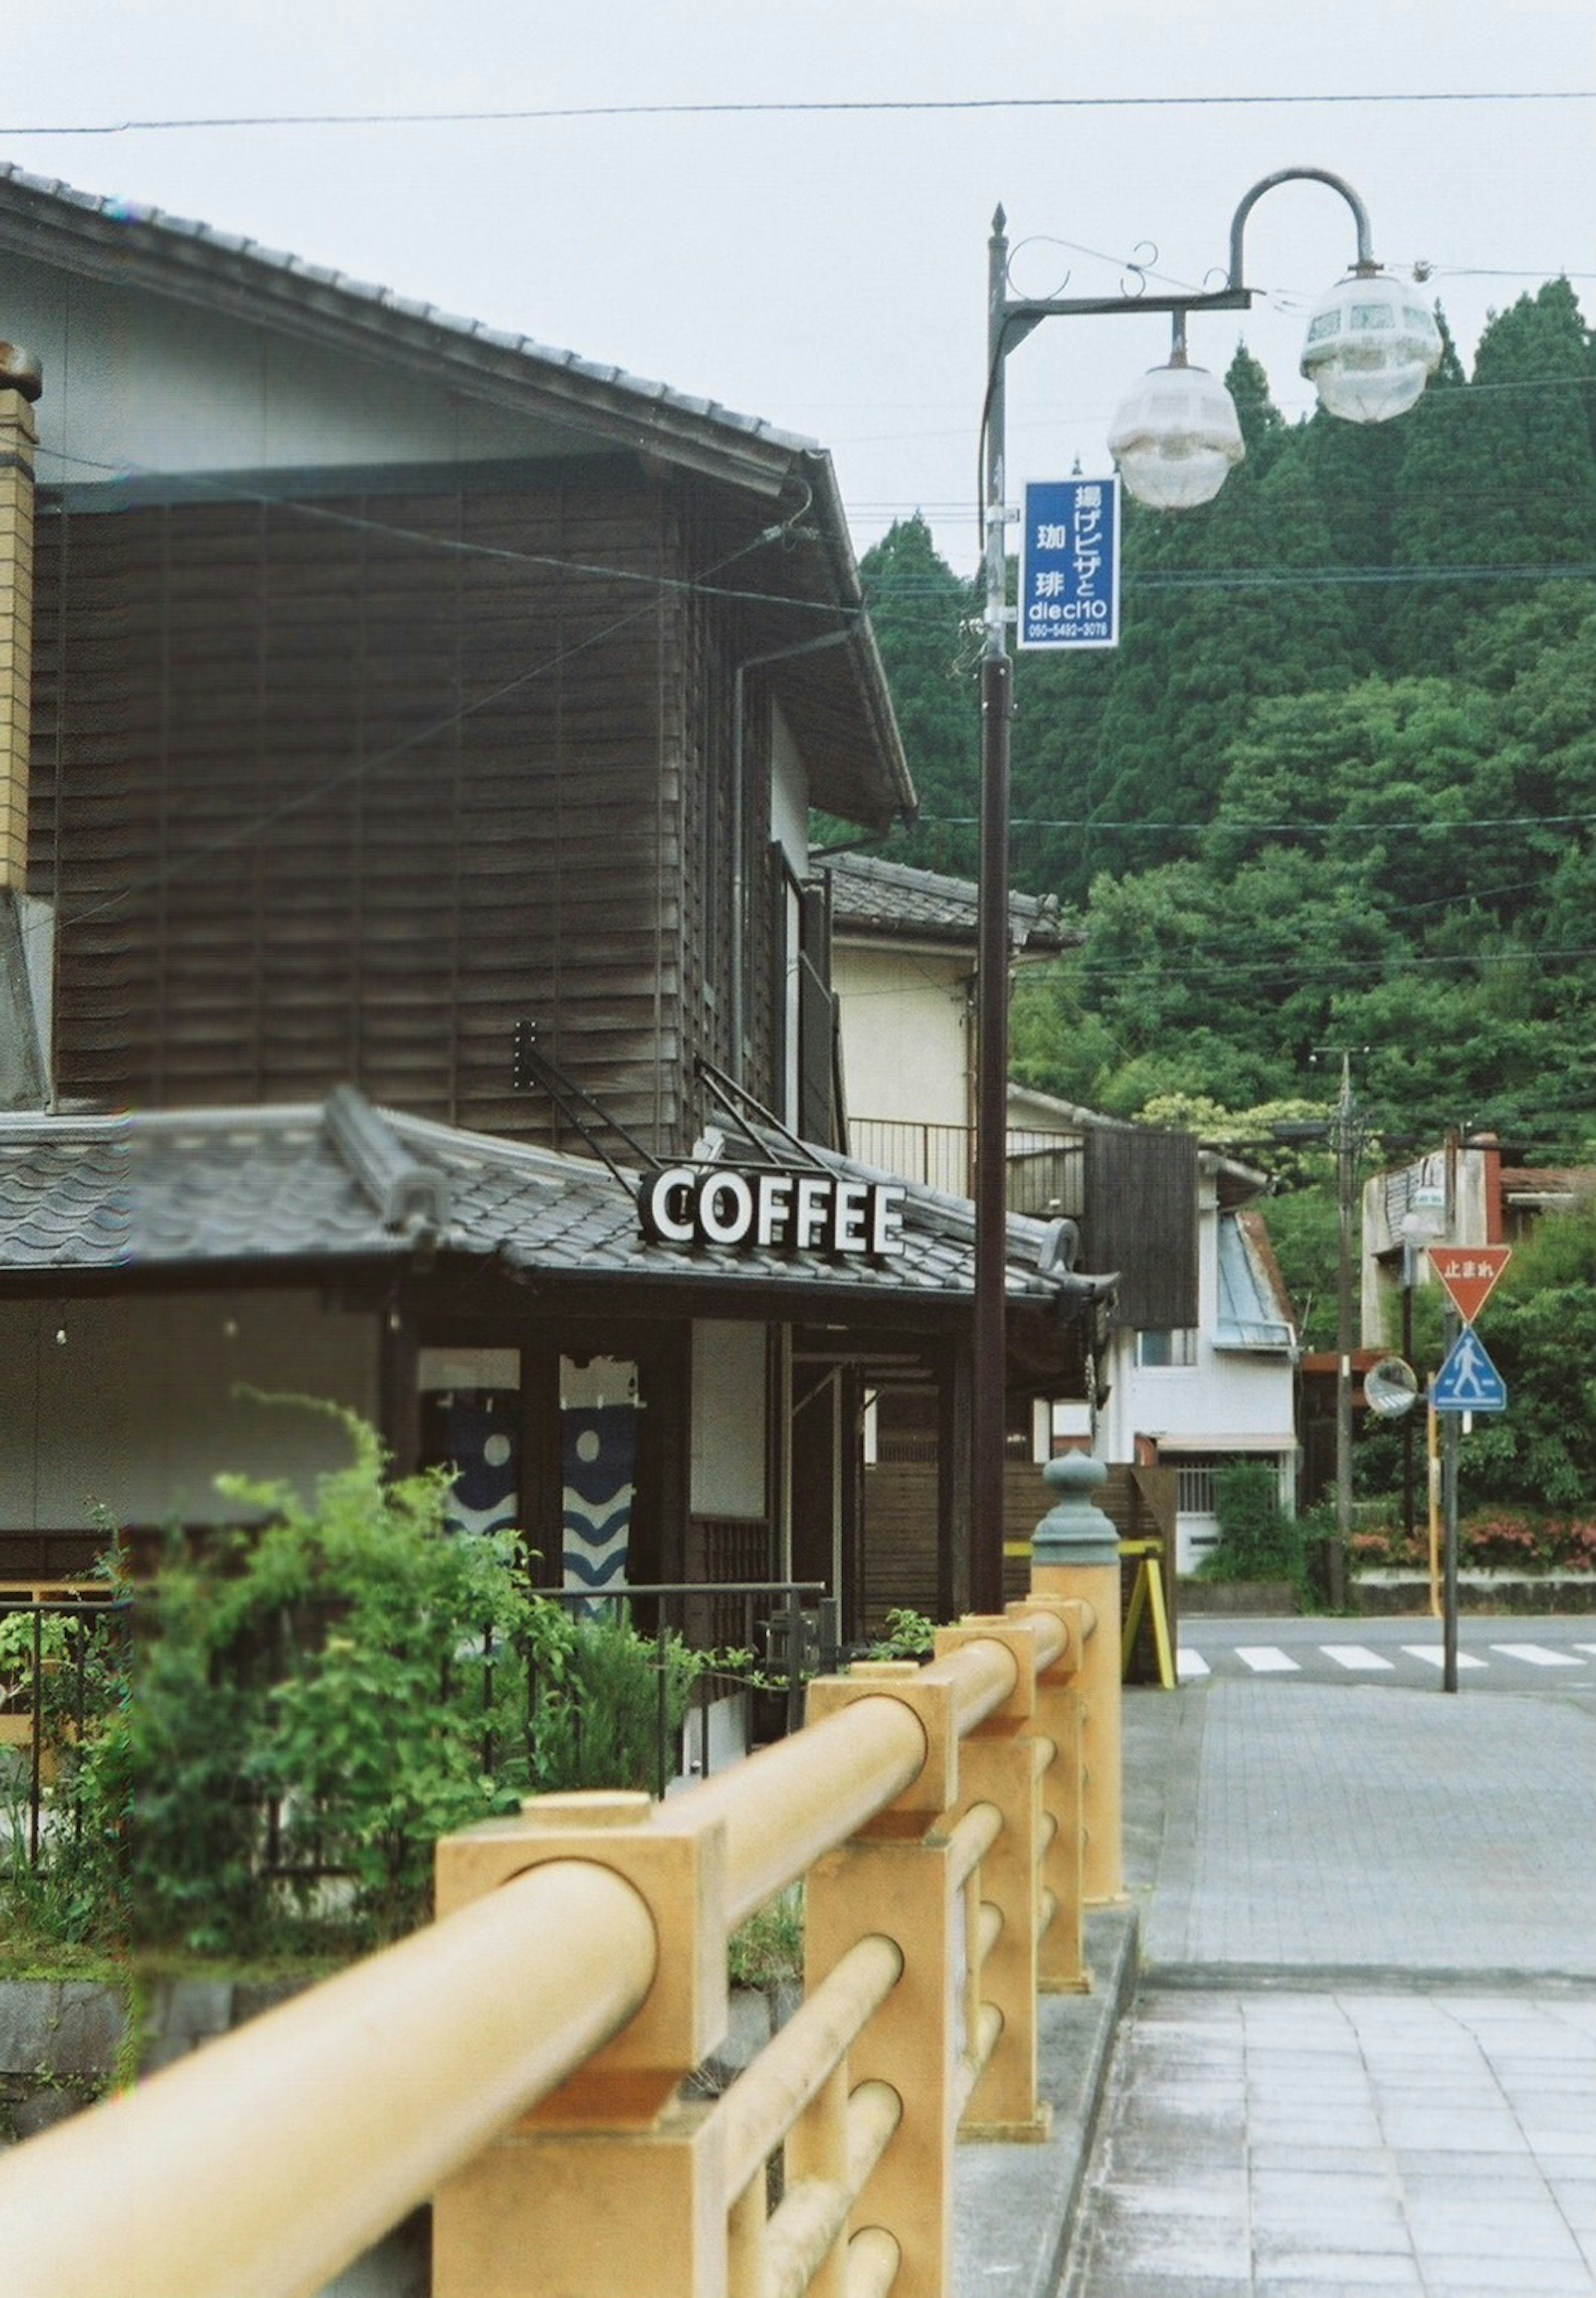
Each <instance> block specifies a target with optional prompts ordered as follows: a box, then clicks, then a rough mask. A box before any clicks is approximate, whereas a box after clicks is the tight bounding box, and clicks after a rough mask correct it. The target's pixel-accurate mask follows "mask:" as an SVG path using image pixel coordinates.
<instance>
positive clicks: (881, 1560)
mask: <svg viewBox="0 0 1596 2298" xmlns="http://www.w3.org/2000/svg"><path fill="white" fill-rule="evenodd" d="M815 868H816V872H817V874H818V875H819V878H820V881H821V882H822V883H823V884H826V885H827V886H828V887H829V895H830V900H831V909H832V920H833V975H832V978H833V983H834V987H835V988H836V991H837V994H838V998H839V1005H840V1021H841V1034H842V1046H843V1074H844V1079H845V1081H846V1087H847V1090H846V1096H845V1098H846V1109H847V1122H848V1143H849V1146H850V1148H851V1149H852V1150H853V1152H854V1153H856V1155H859V1156H860V1157H862V1158H864V1160H866V1161H868V1162H871V1163H872V1164H879V1165H882V1166H885V1167H887V1168H888V1169H889V1170H893V1171H897V1172H902V1173H906V1174H912V1175H914V1177H915V1178H924V1179H935V1180H938V1181H939V1182H940V1183H941V1184H942V1185H943V1186H959V1187H961V1188H963V1187H965V1186H968V1175H969V1172H970V1170H971V1166H970V1160H971V1156H972V1119H971V1091H972V1085H971V1076H970V1062H971V1044H972V1020H971V996H972V973H973V965H974V955H975V919H976V889H975V887H974V886H973V885H972V884H970V883H968V882H967V881H964V880H957V879H949V878H943V877H940V876H939V875H937V874H936V873H934V872H929V871H919V870H910V869H907V868H905V867H904V866H902V865H900V864H889V863H885V862H881V861H879V860H873V859H870V858H868V857H864V856H816V857H815ZM1010 914H1011V934H1010V946H1011V949H1012V952H1013V963H1015V964H1016V965H1021V964H1025V963H1037V962H1038V961H1039V960H1045V959H1046V958H1048V957H1051V956H1053V955H1056V954H1057V952H1058V950H1059V948H1060V947H1061V946H1063V942H1064V939H1065V938H1066V930H1065V929H1064V928H1063V925H1062V923H1061V922H1060V920H1059V917H1058V913H1057V910H1056V908H1055V906H1054V904H1053V902H1052V900H1051V898H1038V897H1030V896H1023V895H1016V896H1014V897H1013V898H1012V902H1011V913H1010ZM1008 1109H1009V1128H1008V1167H1009V1203H1010V1205H1011V1207H1012V1208H1013V1210H1014V1211H1024V1212H1025V1213H1027V1214H1030V1215H1031V1216H1032V1217H1034V1218H1037V1219H1044V1220H1052V1219H1066V1220H1069V1221H1071V1222H1072V1223H1073V1224H1074V1228H1075V1231H1076V1233H1077V1236H1078V1239H1079V1244H1078V1260H1077V1265H1078V1267H1079V1269H1081V1270H1082V1271H1098V1272H1103V1273H1109V1272H1112V1273H1114V1274H1116V1275H1117V1277H1118V1284H1117V1288H1116V1291H1115V1293H1114V1295H1113V1298H1112V1302H1105V1303H1104V1304H1103V1305H1102V1307H1101V1308H1100V1309H1098V1310H1095V1311H1094V1312H1093V1313H1092V1314H1091V1315H1090V1316H1089V1317H1087V1318H1083V1320H1082V1331H1083V1356H1082V1366H1081V1370H1082V1377H1081V1380H1080V1383H1079V1386H1078V1387H1077V1388H1075V1389H1073V1390H1066V1389H1064V1388H1063V1387H1054V1389H1053V1390H1052V1391H1051V1393H1048V1392H1046V1391H1045V1390H1043V1389H1042V1388H1041V1387H1040V1386H1039V1385H1037V1386H1033V1387H1032V1388H1030V1389H1029V1390H1028V1389H1027V1388H1026V1387H1025V1385H1024V1384H1022V1383H1016V1384H1014V1385H1013V1389H1012V1393H1011V1446H1012V1450H1013V1457H1014V1459H1015V1460H1016V1462H1023V1461H1024V1460H1027V1459H1045V1458H1046V1455H1047V1453H1048V1452H1049V1451H1051V1450H1052V1449H1053V1446H1054V1443H1055V1442H1081V1443H1086V1444H1089V1445H1090V1447H1091V1448H1092V1449H1093V1450H1094V1451H1096V1453H1097V1454H1098V1456H1099V1457H1100V1458H1102V1459H1104V1460H1107V1461H1109V1462H1110V1463H1112V1464H1119V1465H1121V1466H1122V1467H1136V1466H1139V1467H1141V1468H1143V1469H1147V1470H1154V1469H1160V1468H1162V1469H1163V1470H1165V1471H1167V1472H1168V1480H1169V1483H1170V1485H1171V1486H1172V1487H1173V1491H1172V1492H1171V1494H1170V1510H1171V1513H1173V1514H1174V1515H1175V1516H1176V1518H1177V1554H1178V1565H1179V1567H1180V1568H1181V1569H1183V1570H1189V1569H1190V1568H1191V1566H1193V1565H1194V1564H1195V1562H1196V1561H1197V1560H1199V1558H1200V1557H1201V1555H1202V1553H1203V1550H1204V1549H1205V1548H1206V1547H1208V1546H1210V1545H1211V1543H1212V1541H1213V1539H1214V1537H1215V1533H1216V1523H1215V1517H1214V1512H1213V1490H1214V1478H1215V1475H1216V1472H1217V1470H1218V1468H1219V1467H1220V1466H1222V1465H1224V1464H1225V1463H1226V1462H1227V1461H1229V1460H1232V1459H1262V1460H1264V1461H1266V1462H1267V1463H1268V1465H1269V1467H1271V1468H1272V1469H1273V1470H1274V1471H1275V1472H1276V1475H1277V1476H1278V1480H1279V1484H1280V1492H1281V1498H1282V1500H1283V1501H1284V1502H1285V1503H1286V1505H1287V1506H1290V1505H1291V1504H1292V1501H1293V1498H1294V1484H1295V1467H1296V1459H1297V1434H1296V1426H1295V1416H1294V1393H1293V1390H1294V1363H1295V1356H1296V1332H1295V1327H1294V1321H1293V1316H1292V1310H1291V1307H1290V1304H1289V1302H1288V1301H1287V1300H1286V1295H1285V1289H1284V1286H1283V1285H1282V1283H1281V1279H1280V1275H1279V1270H1278V1268H1277V1266H1276V1264H1275V1261H1274V1256H1273V1254H1272V1252H1270V1249H1269V1239H1268V1236H1267V1233H1266V1232H1265V1230H1264V1228H1263V1225H1262V1221H1261V1218H1260V1217H1259V1215H1258V1214H1257V1213H1256V1212H1255V1211H1253V1210H1252V1201H1253V1199H1255V1198H1256V1197H1257V1196H1259V1195H1260V1194H1261V1193H1262V1192H1263V1190H1264V1189H1265V1188H1266V1187H1267V1186H1268V1184H1267V1180H1266V1178H1265V1177H1264V1176H1263V1175H1262V1174H1260V1173H1254V1172H1253V1171H1251V1170H1249V1169H1248V1168H1246V1167H1244V1166H1242V1165H1239V1164H1236V1163H1235V1162H1234V1161H1230V1160H1228V1159H1223V1158H1219V1157H1215V1156H1213V1155H1211V1154H1210V1153H1207V1152H1204V1151H1200V1150H1199V1148H1198V1145H1197V1143H1196V1142H1195V1140H1194V1139H1193V1138H1192V1137H1190V1136H1189V1135H1186V1134H1174V1133H1163V1132H1160V1131H1157V1130H1155V1129H1154V1128H1147V1127H1142V1126H1133V1125H1126V1124H1122V1123H1120V1122H1117V1121H1115V1120H1112V1119H1107V1118H1104V1117H1103V1116H1102V1115H1100V1114H1099V1113H1098V1112H1095V1111H1092V1110H1087V1109H1083V1108H1080V1107H1079V1106H1077V1105H1076V1104H1072V1103H1069V1102H1064V1101H1061V1100H1059V1099H1057V1098H1055V1097H1054V1096H1053V1095H1046V1094H1042V1093H1038V1092H1035V1091H1033V1090H1031V1089H1030V1088H1029V1087H1022V1086H1016V1085H1011V1087H1010V1088H1009V1095H1008ZM872 1440H873V1441H872V1451H871V1456H870V1457H871V1460H872V1465H873V1467H875V1468H876V1470H877V1471H878V1473H877V1474H876V1476H874V1477H873V1479H872V1476H870V1474H869V1472H868V1471H867V1477H866V1495H865V1508H866V1521H867V1523H868V1522H869V1519H870V1510H871V1509H872V1505H873V1506H874V1507H876V1508H877V1509H878V1510H879V1511H880V1513H881V1516H882V1517H884V1519H885V1520H886V1522H887V1524H888V1525H889V1527H894V1528H895V1527H897V1524H898V1519H899V1518H900V1517H906V1516H908V1515H909V1514H910V1513H911V1510H910V1504H909V1503H908V1502H907V1501H906V1500H905V1498H904V1496H903V1495H904V1492H905V1491H912V1490H913V1478H914V1473H915V1464H916V1462H917V1461H919V1460H921V1459H925V1458H928V1457H930V1453H931V1451H933V1449H934V1443H935V1430H934V1426H933V1422H932V1418H931V1415H930V1405H929V1403H928V1402H927V1401H926V1400H924V1399H923V1398H921V1397H919V1396H917V1394H916V1393H915V1391H914V1389H913V1387H908V1388H906V1389H903V1390H901V1391H900V1390H896V1389H894V1388H893V1387H892V1386H891V1385H887V1386H886V1387H884V1388H883V1389H882V1390H881V1393H879V1395H878V1397H877V1400H876V1407H875V1418H874V1420H873V1422H872ZM889 1469H890V1471H891V1474H890V1476H889V1475H888V1474H887V1471H888V1470H889ZM1033 1492H1034V1487H1033V1486H1032V1485H1031V1484H1030V1483H1029V1482H1028V1481H1027V1480H1025V1479H1024V1478H1023V1477H1020V1476H1016V1478H1015V1499H1014V1504H1013V1507H1014V1517H1015V1521H1014V1522H1013V1524H1012V1525H1011V1526H1010V1532H1011V1535H1012V1536H1013V1537H1021V1536H1023V1534H1025V1533H1028V1532H1029V1530H1030V1523H1029V1521H1027V1513H1028V1511H1030V1514H1031V1515H1033V1516H1034V1509H1033V1508H1032V1496H1033ZM908 1551H909V1542H908V1540H907V1535H906V1533H903V1532H898V1531H897V1530H895V1529H894V1530H893V1532H892V1535H891V1536H890V1537H885V1538H883V1539H882V1540H880V1541H878V1542H875V1543H874V1544H873V1549H872V1552H873V1554H874V1556H875V1558H876V1560H877V1564H878V1566H884V1565H885V1564H886V1563H887V1562H888V1560H889V1558H892V1557H893V1556H894V1555H897V1558H898V1569H899V1573H900V1577H899V1579H898V1581H897V1583H896V1585H895V1589H894V1591H893V1592H894V1593H895V1594H897V1595H898V1596H900V1597H905V1598H906V1597H907V1595H908V1594H909V1593H910V1592H911V1591H912V1584H913V1565H912V1557H911V1555H910V1554H909V1552H908Z"/></svg>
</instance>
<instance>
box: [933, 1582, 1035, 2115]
mask: <svg viewBox="0 0 1596 2298" xmlns="http://www.w3.org/2000/svg"><path fill="white" fill-rule="evenodd" d="M978 1640H984V1641H992V1642H996V1643H1001V1644H1002V1645H1003V1646H1004V1647H1005V1649H1006V1650H1008V1651H1010V1652H1011V1653H1012V1654H1013V1658H1014V1662H1015V1667H1016V1671H1017V1673H1016V1679H1015V1684H1014V1689H1013V1692H1012V1693H1011V1694H1010V1696H1009V1698H1008V1699H1006V1700H1005V1702H1004V1705H1003V1706H1002V1707H999V1708H998V1709H996V1711H995V1712H994V1713H993V1714H992V1715H988V1717H987V1719H986V1721H985V1723H981V1724H980V1725H978V1726H977V1728H976V1729H975V1731H973V1732H971V1733H970V1734H969V1735H968V1737H967V1738H966V1739H965V1740H963V1743H962V1744H961V1747H960V1750H959V1799H958V1806H957V1809H958V1813H959V1814H961V1815H962V1814H964V1813H966V1812H969V1811H971V1810H972V1809H973V1808H974V1806H977V1805H978V1804H989V1805H991V1806H994V1807H995V1808H996V1810H997V1811H998V1812H1000V1813H1001V1814H1002V1817H1003V1828H1002V1831H1001V1833H1000V1834H999V1835H998V1837H997V1839H996V1842H995V1843H994V1844H993V1845H992V1847H991V1848H990V1849H989V1850H988V1852H987V1853H986V1854H985V1855H984V1856H983V1857H982V1859H981V1863H980V1871H979V1872H980V1892H979V1897H980V1900H981V1901H983V1902H984V1903H985V1904H986V1905H988V1906H990V1907H993V1908H995V1909H996V1912H997V1914H998V1915H999V1916H1000V1917H1001V1928H1000V1929H999V1930H998V1931H997V1935H996V1938H995V1939H994V1941H993V1943H992V1947H991V1949H990V1951H989V1952H988V1954H987V1955H985V1956H984V1957H982V1958H980V1965H979V1972H978V1978H979V1985H978V1987H977V1988H976V1990H975V1991H976V1993H977V1995H978V1996H979V2000H980V2003H981V2004H989V2005H992V2006H993V2007H994V2008H995V2009H996V2012H997V2013H998V2014H999V2016H1000V2017H1001V2019H1002V2021H1003V2024H1002V2027H1001V2029H999V2032H998V2037H997V2040H996V2045H995V2046H994V2048H993V2051H992V2055H991V2057H990V2058H989V2059H988V2062H987V2063H986V2065H985V2067H984V2068H983V2069H982V2070H981V2072H980V2076H979V2078H978V2079H977V2081H976V2084H975V2087H974V2089H973V2090H972V2093H971V2095H970V2101H969V2104H968V2105H967V2106H966V2107H965V2109H964V2112H963V2116H962V2118H961V2120H960V2123H959V2130H960V2134H961V2136H962V2137H966V2138H974V2137H980V2138H1010V2139H1013V2138H1044V2137H1046V2135H1047V2131H1048V2129H1049V2128H1050V2125H1051V2120H1052V2117H1051V2112H1050V2110H1049V2108H1048V2106H1047V2104H1046V2101H1045V2100H1041V2099H1038V2095H1037V1955H1038V1927H1039V1921H1040V1916H1041V1905H1040V1896H1041V1895H1040V1892H1039V1890H1038V1865H1039V1864H1040V1860H1041V1855H1042V1844H1043V1829H1042V1778H1041V1773H1042V1766H1043V1762H1044V1761H1045V1759H1046V1755H1047V1752H1048V1751H1047V1749H1046V1747H1045V1746H1044V1744H1043V1742H1042V1741H1041V1740H1038V1737H1037V1734H1036V1731H1035V1722H1036V1688H1037V1641H1036V1632H1035V1630H1034V1629H1033V1628H1031V1627H1030V1626H1028V1625H1027V1624H1026V1623H1025V1622H1024V1620H1023V1619H1019V1618H1012V1617H1009V1616H1002V1617H996V1618H986V1617H980V1616H970V1617H966V1618H965V1619H963V1620H960V1621H959V1622H958V1623H957V1624H956V1625H955V1626H954V1627H950V1628H941V1629H939V1631H938V1633H937V1657H938V1658H939V1659H941V1658H943V1657H945V1656H946V1655H947V1653H949V1652H954V1651H957V1650H958V1649H960V1648H961V1647H962V1646H963V1645H965V1644H969V1643H972V1642H975V1641H978ZM966 1952H967V1953H968V1954H969V1955H970V1956H971V1958H972V1962H973V1961H974V1960H975V1941H974V1940H973V1938H971V1939H968V1940H967V1941H966Z"/></svg>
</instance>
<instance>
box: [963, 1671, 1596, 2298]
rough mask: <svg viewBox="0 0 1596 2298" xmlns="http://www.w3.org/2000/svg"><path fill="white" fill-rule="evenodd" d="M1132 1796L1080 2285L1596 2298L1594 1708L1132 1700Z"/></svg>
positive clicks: (1212, 1692) (1076, 2288) (1271, 1693)
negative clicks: (1127, 1940)
mask: <svg viewBox="0 0 1596 2298" xmlns="http://www.w3.org/2000/svg"><path fill="white" fill-rule="evenodd" d="M1127 1778H1128V1794H1129V1806H1130V1824H1129V1828H1128V1863H1127V1864H1128V1869H1129V1873H1130V1875H1131V1877H1132V1879H1133V1881H1136V1882H1137V1884H1138V1885H1139V1886H1140V1887H1141V1889H1142V1890H1143V1892H1144V1894H1145V1906H1144V1914H1143V1930H1142V1940H1143V1971H1142V1978H1141V1992H1140V1996H1139V1999H1138V2002H1137V2007H1136V2009H1135V2012H1134V2013H1133V2014H1132V2015H1131V2016H1130V2017H1129V2018H1128V2019H1127V2020H1126V2021H1125V2022H1124V2023H1123V2024H1122V2027H1121V2031H1120V2035H1119V2039H1118V2046H1117V2054H1116V2063H1115V2068H1114V2071H1113V2074H1112V2079H1111V2081H1110V2084H1109V2086H1108V2095H1107V2099H1106V2103H1105V2104H1104V2110H1103V2118H1102V2129H1101V2134H1100V2138H1099V2143H1098V2146H1097V2150H1096V2155H1095V2157H1094V2159H1093V2162H1092V2165H1091V2170H1090V2176H1089V2179H1088V2182H1087V2197H1086V2201H1085V2203H1084V2206H1083V2210H1082V2213H1081V2219H1080V2225H1079V2235H1078V2240H1077V2244H1076V2250H1075V2254H1074V2258H1073V2261H1072V2264H1071V2273H1070V2276H1069V2278H1068V2279H1067V2281H1066V2283H1065V2286H1064V2287H1065V2289H1066V2291H1067V2292H1068V2294H1069V2298H1244V2294H1248V2298H1250V2294H1253V2293H1268V2292H1276V2293H1279V2294H1282V2298H1284V2294H1286V2293H1289V2294H1291V2298H1329V2294H1335V2298H1363V2294H1365V2293H1368V2294H1370V2298H1375V2294H1380V2293H1385V2292H1387V2291H1389V2292H1393V2293H1418V2294H1423V2298H1462V2294H1465V2293H1467V2294H1469V2298H1514V2294H1519V2293H1526V2294H1534V2298H1565V2294H1567V2298H1592V2294H1596V1715H1592V1712H1591V1708H1590V1706H1589V1704H1588V1703H1585V1704H1581V1703H1579V1702H1577V1701H1564V1700H1560V1699H1511V1698H1505V1697H1501V1696H1497V1695H1493V1694H1487V1693H1481V1692H1477V1691H1475V1690H1473V1689H1472V1688H1470V1689H1468V1690H1466V1691H1464V1692H1462V1693H1460V1694H1459V1695H1458V1696H1456V1697H1454V1698H1448V1697H1447V1696H1445V1695H1443V1694H1441V1693H1437V1692H1431V1693H1422V1692H1402V1691H1398V1690H1363V1689H1356V1688H1352V1689H1340V1688H1327V1689H1324V1690H1318V1689H1315V1688H1313V1687H1308V1686H1297V1687H1293V1688H1292V1689H1291V1690H1289V1691H1288V1692H1282V1690H1280V1689H1279V1687H1278V1686H1274V1685H1270V1684H1269V1683H1267V1682H1259V1683H1256V1684H1253V1683H1246V1682H1228V1683H1224V1684H1219V1683H1214V1684H1211V1685H1209V1686H1207V1687H1205V1688H1203V1689H1201V1690H1191V1691H1183V1692H1179V1693H1176V1694H1172V1695H1170V1694H1165V1695H1154V1694H1133V1695H1131V1696H1130V1697H1129V1699H1128V1702H1127ZM975 2287H980V2285H972V2288H975ZM988 2287H996V2288H1000V2289H1003V2290H1004V2291H1005V2298H1006V2293H1007V2291H1008V2290H1009V2289H1010V2288H1012V2287H1014V2286H1013V2285H1012V2284H1009V2283H998V2284H996V2285H988ZM1027 2298H1030V2294H1027ZM1038 2298H1040V2294H1039V2293H1038Z"/></svg>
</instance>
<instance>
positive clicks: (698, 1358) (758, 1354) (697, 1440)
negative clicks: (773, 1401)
mask: <svg viewBox="0 0 1596 2298" xmlns="http://www.w3.org/2000/svg"><path fill="white" fill-rule="evenodd" d="M689 1504H690V1507H691V1509H692V1511H693V1514H694V1515H695V1516H741V1517H762V1516H763V1515H764V1514H765V1327H764V1326H763V1325H724V1324H698V1325H695V1326H694V1327H693V1328H692V1487H691V1498H690V1503H689Z"/></svg>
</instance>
